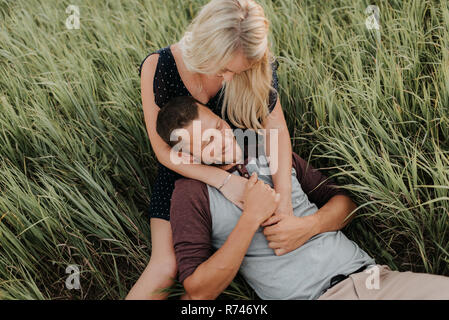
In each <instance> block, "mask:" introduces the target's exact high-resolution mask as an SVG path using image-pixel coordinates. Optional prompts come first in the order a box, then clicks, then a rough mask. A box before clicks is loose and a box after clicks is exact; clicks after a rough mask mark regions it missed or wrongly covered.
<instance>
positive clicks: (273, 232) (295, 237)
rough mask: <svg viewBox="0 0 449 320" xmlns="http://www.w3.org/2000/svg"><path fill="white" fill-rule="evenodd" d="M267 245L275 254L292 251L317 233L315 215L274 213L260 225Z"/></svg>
mask: <svg viewBox="0 0 449 320" xmlns="http://www.w3.org/2000/svg"><path fill="white" fill-rule="evenodd" d="M261 226H262V227H265V228H264V231H263V234H264V235H265V237H266V238H267V240H268V246H269V247H270V248H272V249H273V250H274V253H275V254H276V255H277V256H280V255H283V254H286V253H288V252H290V251H293V250H295V249H297V248H299V247H300V246H302V245H303V244H304V243H306V242H307V241H308V240H309V239H310V238H312V237H313V236H314V235H316V234H318V221H317V219H316V216H315V215H313V214H312V215H309V216H305V217H297V216H294V215H281V214H274V215H272V216H271V217H270V218H268V219H267V220H266V221H265V222H264V223H262V225H261Z"/></svg>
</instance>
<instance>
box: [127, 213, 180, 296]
mask: <svg viewBox="0 0 449 320" xmlns="http://www.w3.org/2000/svg"><path fill="white" fill-rule="evenodd" d="M150 227H151V258H150V262H149V263H148V265H147V267H146V268H145V270H144V271H143V273H142V275H141V276H140V278H139V279H138V280H137V282H136V283H135V284H134V286H133V287H132V288H131V290H130V292H129V293H128V295H127V296H126V298H125V299H126V300H162V299H166V298H167V296H168V293H167V292H164V293H160V292H158V291H159V290H161V289H164V288H167V287H170V286H171V285H172V284H173V280H172V279H171V278H175V277H176V272H177V268H176V258H175V251H174V248H173V238H172V231H171V227H170V222H169V221H167V220H164V219H159V218H151V219H150Z"/></svg>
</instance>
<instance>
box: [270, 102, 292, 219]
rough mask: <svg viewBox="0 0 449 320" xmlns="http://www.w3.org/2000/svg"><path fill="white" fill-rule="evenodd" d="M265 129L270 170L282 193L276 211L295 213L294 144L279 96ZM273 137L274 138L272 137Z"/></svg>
mask: <svg viewBox="0 0 449 320" xmlns="http://www.w3.org/2000/svg"><path fill="white" fill-rule="evenodd" d="M265 129H266V132H267V134H266V136H265V139H266V154H267V156H269V157H270V170H271V173H272V178H273V184H274V189H275V190H276V192H278V193H280V194H281V201H280V203H279V207H278V209H277V210H276V212H277V213H280V214H293V207H292V180H291V171H292V146H291V141H290V134H289V132H288V128H287V122H286V121H285V118H284V114H283V112H282V107H281V103H280V99H279V97H278V99H277V102H276V105H275V107H274V109H273V111H272V112H271V113H270V115H269V116H268V118H267V120H266V122H265ZM270 130H275V132H271V134H270ZM273 134H274V135H273ZM276 135H277V137H276ZM271 137H273V138H274V139H271ZM272 140H273V141H272ZM274 153H276V154H274ZM275 160H277V163H275Z"/></svg>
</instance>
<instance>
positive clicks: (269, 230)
mask: <svg viewBox="0 0 449 320" xmlns="http://www.w3.org/2000/svg"><path fill="white" fill-rule="evenodd" d="M276 227H277V226H276V225H272V226H268V227H265V228H264V229H263V234H264V235H265V236H270V235H273V234H277V232H276Z"/></svg>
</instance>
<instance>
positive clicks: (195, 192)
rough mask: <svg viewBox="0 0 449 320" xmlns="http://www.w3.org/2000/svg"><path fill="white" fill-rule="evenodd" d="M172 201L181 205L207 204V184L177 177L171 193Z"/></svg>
mask: <svg viewBox="0 0 449 320" xmlns="http://www.w3.org/2000/svg"><path fill="white" fill-rule="evenodd" d="M172 202H175V203H179V204H182V205H183V206H186V205H190V206H192V205H206V204H209V192H208V190H207V184H205V183H204V182H202V181H199V180H195V179H189V178H184V177H183V178H179V179H177V180H176V182H175V188H174V190H173V194H172Z"/></svg>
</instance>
